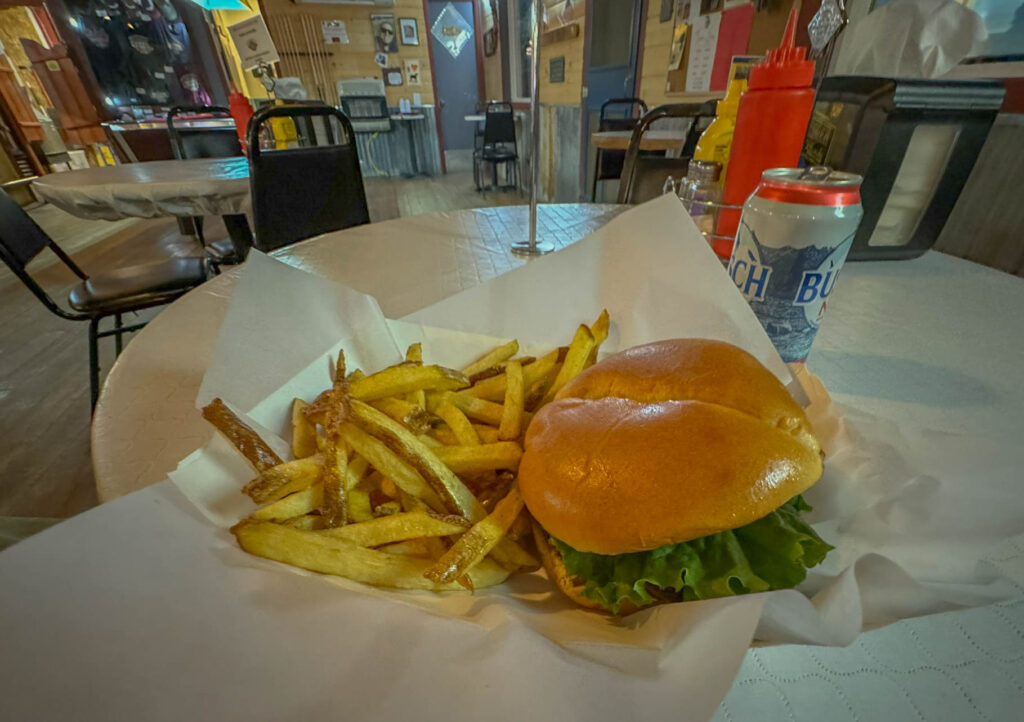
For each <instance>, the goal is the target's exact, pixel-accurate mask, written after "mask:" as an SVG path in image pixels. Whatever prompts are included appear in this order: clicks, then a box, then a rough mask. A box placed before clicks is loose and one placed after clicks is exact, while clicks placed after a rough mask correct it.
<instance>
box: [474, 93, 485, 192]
mask: <svg viewBox="0 0 1024 722" xmlns="http://www.w3.org/2000/svg"><path fill="white" fill-rule="evenodd" d="M473 111H474V112H475V113H476V114H477V115H483V114H484V113H486V112H487V103H480V102H477V104H476V105H475V106H474V107H473ZM483 149H484V126H483V125H482V124H481V123H480V122H479V121H477V122H475V123H473V186H474V187H475V188H476V189H477V190H480V163H478V162H477V155H478V154H479V153H481V152H482V151H483Z"/></svg>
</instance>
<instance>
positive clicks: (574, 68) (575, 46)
mask: <svg viewBox="0 0 1024 722" xmlns="http://www.w3.org/2000/svg"><path fill="white" fill-rule="evenodd" d="M584 6H585V2H580V3H578V5H577V6H576V7H577V8H578V9H577V11H576V13H577V17H576V20H575V22H577V23H578V24H579V29H580V31H579V34H578V35H577V36H576V37H574V38H569V39H567V40H562V41H560V42H554V43H545V42H543V40H542V42H541V48H540V100H541V102H542V103H545V104H551V105H580V104H581V103H582V102H583V42H584V38H586V35H587V27H586V22H587V21H586V13H585V12H584ZM557 57H564V58H565V82H564V83H552V82H551V59H552V58H557Z"/></svg>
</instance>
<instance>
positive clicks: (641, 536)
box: [519, 339, 832, 614]
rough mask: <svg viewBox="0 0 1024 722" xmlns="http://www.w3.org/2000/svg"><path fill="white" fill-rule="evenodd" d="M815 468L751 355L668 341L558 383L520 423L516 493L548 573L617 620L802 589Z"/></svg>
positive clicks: (811, 555) (817, 457) (810, 443)
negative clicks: (649, 609)
mask: <svg viewBox="0 0 1024 722" xmlns="http://www.w3.org/2000/svg"><path fill="white" fill-rule="evenodd" d="M822 457H823V454H822V451H821V446H820V444H819V443H818V440H817V438H816V437H815V436H814V432H813V430H812V428H811V424H810V422H809V421H808V419H807V416H806V415H805V414H804V411H803V409H802V408H800V406H799V405H798V404H797V403H796V402H795V401H794V400H793V398H792V397H791V396H790V395H789V392H788V391H786V388H785V387H784V386H783V385H782V384H781V383H780V382H779V380H778V379H777V378H775V376H774V375H773V374H772V373H771V372H770V371H768V370H767V369H766V368H765V367H764V366H762V365H761V364H760V363H759V362H758V361H757V359H755V358H754V357H753V356H751V355H750V354H749V353H747V352H746V351H743V350H742V349H739V348H737V347H736V346H733V345H731V344H727V343H723V342H720V341H710V340H704V339H674V340H667V341H658V342H656V343H651V344H647V345H644V346H637V347H635V348H631V349H629V350H627V351H623V352H621V353H618V354H615V355H613V356H610V357H608V358H606V359H604V360H603V361H601V362H600V363H597V364H595V365H594V366H591V367H590V368H589V369H587V370H585V371H583V372H582V373H580V374H579V375H577V376H576V377H575V378H573V379H572V380H571V381H569V382H568V383H567V384H566V385H565V386H563V387H562V389H561V390H560V391H559V392H558V394H557V395H556V397H555V400H554V401H553V402H551V403H549V404H547V405H546V406H544V407H543V408H542V409H541V410H540V411H539V412H538V413H537V415H536V417H535V418H534V419H533V421H532V423H531V424H530V427H529V429H528V431H527V434H526V438H525V453H524V454H523V457H522V461H521V463H520V467H519V486H520V489H521V491H522V494H523V499H524V500H525V502H526V506H527V508H528V509H529V511H530V513H531V514H532V515H533V518H534V520H535V522H536V523H535V525H534V537H535V540H536V542H537V547H538V550H539V551H540V555H541V558H542V559H543V561H544V566H545V568H546V569H547V572H548V576H549V577H550V578H551V579H552V580H553V581H554V582H555V583H556V584H557V585H558V587H559V588H560V589H561V590H562V591H563V592H564V593H565V594H566V595H567V596H569V597H570V598H571V599H573V600H574V601H576V602H578V603H579V604H581V605H583V606H585V607H590V608H594V609H604V610H608V611H610V612H612V613H614V614H625V613H629V612H631V611H634V610H636V609H639V608H641V607H645V606H647V605H650V604H656V603H660V602H672V601H687V600H692V599H707V598H711V597H722V596H729V595H733V594H744V593H749V592H761V591H767V590H771V589H784V588H790V587H794V586H796V585H797V584H799V583H800V582H802V581H803V580H804V578H805V577H806V574H807V569H808V568H809V567H813V566H814V565H816V564H818V563H819V562H821V561H822V560H823V559H824V558H825V555H826V554H827V553H828V551H829V550H830V549H831V548H832V547H831V546H829V545H828V544H826V543H825V542H823V541H822V540H821V538H820V537H818V535H817V534H816V533H815V532H814V530H813V529H811V527H810V526H809V525H808V524H807V522H806V521H804V519H803V518H802V517H801V514H802V512H804V511H807V510H809V509H810V507H809V506H807V504H805V503H804V501H803V499H802V497H801V496H800V495H801V493H802V492H804V491H806V490H807V489H808V488H809V487H810V486H811V485H813V484H814V483H815V482H816V481H817V480H818V479H819V478H820V477H821V473H822Z"/></svg>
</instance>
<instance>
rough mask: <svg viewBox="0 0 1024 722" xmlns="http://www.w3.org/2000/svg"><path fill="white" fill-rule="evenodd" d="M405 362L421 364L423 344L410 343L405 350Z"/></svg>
mask: <svg viewBox="0 0 1024 722" xmlns="http://www.w3.org/2000/svg"><path fill="white" fill-rule="evenodd" d="M405 360H406V361H407V362H408V361H411V362H413V363H423V344H421V343H419V342H417V343H411V344H409V348H407V349H406V350H405Z"/></svg>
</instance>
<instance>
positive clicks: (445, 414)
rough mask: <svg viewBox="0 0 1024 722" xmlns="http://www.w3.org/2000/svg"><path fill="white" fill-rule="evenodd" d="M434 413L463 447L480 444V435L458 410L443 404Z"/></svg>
mask: <svg viewBox="0 0 1024 722" xmlns="http://www.w3.org/2000/svg"><path fill="white" fill-rule="evenodd" d="M434 413H435V414H437V415H438V416H440V417H441V419H442V420H443V421H444V422H445V423H446V424H448V428H449V429H451V430H452V433H453V434H455V438H456V439H458V441H459V443H460V444H462V445H463V446H475V445H477V444H479V443H480V435H479V434H477V433H476V429H474V428H473V424H471V423H470V421H469V419H467V418H466V415H465V414H464V413H462V411H460V410H459V409H457V408H455V407H454V406H452V405H451V404H449V403H443V404H441V405H440V406H438V407H437V408H436V409H435V410H434Z"/></svg>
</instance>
